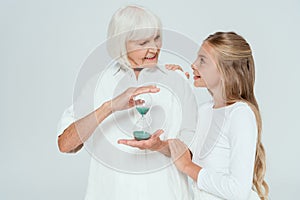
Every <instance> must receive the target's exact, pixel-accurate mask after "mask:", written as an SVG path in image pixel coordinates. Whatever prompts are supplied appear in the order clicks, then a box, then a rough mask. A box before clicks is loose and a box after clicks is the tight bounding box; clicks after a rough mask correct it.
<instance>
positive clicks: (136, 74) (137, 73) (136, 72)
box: [133, 68, 143, 80]
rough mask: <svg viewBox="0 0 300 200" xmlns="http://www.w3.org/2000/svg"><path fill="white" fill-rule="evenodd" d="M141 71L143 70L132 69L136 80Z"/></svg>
mask: <svg viewBox="0 0 300 200" xmlns="http://www.w3.org/2000/svg"><path fill="white" fill-rule="evenodd" d="M142 70H143V68H133V71H134V74H135V77H136V80H137V79H138V78H139V75H140V73H141V71H142Z"/></svg>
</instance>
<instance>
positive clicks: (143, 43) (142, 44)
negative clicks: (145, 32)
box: [140, 41, 148, 46]
mask: <svg viewBox="0 0 300 200" xmlns="http://www.w3.org/2000/svg"><path fill="white" fill-rule="evenodd" d="M147 43H148V41H144V42H142V43H140V45H141V46H144V45H145V44H147Z"/></svg>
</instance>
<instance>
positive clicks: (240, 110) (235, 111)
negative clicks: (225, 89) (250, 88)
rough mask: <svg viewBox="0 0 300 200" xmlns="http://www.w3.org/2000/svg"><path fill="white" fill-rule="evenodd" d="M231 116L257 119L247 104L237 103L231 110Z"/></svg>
mask: <svg viewBox="0 0 300 200" xmlns="http://www.w3.org/2000/svg"><path fill="white" fill-rule="evenodd" d="M229 114H230V116H231V117H237V116H238V117H243V116H245V117H250V118H255V114H254V112H253V110H252V109H251V108H250V106H249V105H248V104H247V103H245V102H236V103H234V104H233V105H231V106H230V108H229Z"/></svg>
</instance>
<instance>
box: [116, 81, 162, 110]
mask: <svg viewBox="0 0 300 200" xmlns="http://www.w3.org/2000/svg"><path fill="white" fill-rule="evenodd" d="M159 90H160V89H159V88H157V87H156V86H155V85H148V86H142V87H137V88H136V87H131V88H128V89H127V90H125V91H124V92H123V93H122V94H120V95H119V96H117V97H115V98H114V99H112V100H111V107H112V111H113V112H114V111H119V110H125V109H129V108H132V107H133V106H134V105H135V104H138V103H139V102H137V101H134V97H135V96H137V95H139V94H143V93H156V92H159ZM141 103H142V102H141Z"/></svg>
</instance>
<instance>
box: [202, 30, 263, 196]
mask: <svg viewBox="0 0 300 200" xmlns="http://www.w3.org/2000/svg"><path fill="white" fill-rule="evenodd" d="M204 42H205V43H207V44H208V45H210V46H211V47H212V48H213V49H214V51H215V53H216V54H215V58H214V59H215V60H216V61H217V67H218V68H219V70H220V72H221V74H222V77H223V88H224V96H225V99H226V101H227V103H228V104H232V103H234V102H237V101H243V102H246V103H247V104H248V105H249V106H250V107H251V109H252V110H253V112H254V114H255V117H256V122H257V128H258V137H257V144H256V155H255V165H254V174H253V185H254V187H255V188H254V189H256V191H257V193H258V195H259V196H260V198H261V199H263V200H265V199H268V193H269V187H268V184H267V183H266V181H265V180H264V176H265V173H266V157H265V150H264V147H263V145H262V143H261V130H262V121H261V116H260V111H259V107H258V104H257V101H256V98H255V95H254V81H255V68H254V60H253V56H252V51H251V48H250V45H249V44H248V43H247V41H246V40H245V39H244V38H243V37H241V36H240V35H238V34H236V33H234V32H216V33H215V34H212V35H210V36H208V38H207V39H206V40H205V41H204Z"/></svg>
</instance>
